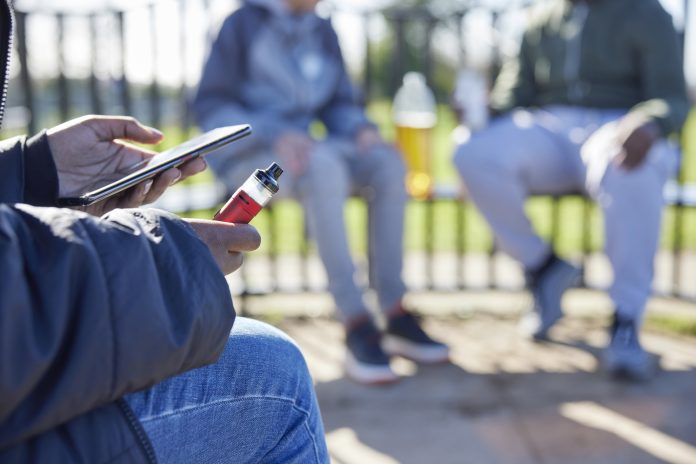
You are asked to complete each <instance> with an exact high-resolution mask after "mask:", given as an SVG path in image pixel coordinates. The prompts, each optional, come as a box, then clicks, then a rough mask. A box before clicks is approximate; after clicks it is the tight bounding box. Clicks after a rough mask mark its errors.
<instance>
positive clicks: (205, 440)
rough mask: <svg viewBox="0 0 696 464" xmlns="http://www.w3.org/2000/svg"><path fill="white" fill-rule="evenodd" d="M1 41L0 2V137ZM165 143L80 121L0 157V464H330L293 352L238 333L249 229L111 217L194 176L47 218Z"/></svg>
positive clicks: (264, 333) (255, 241)
mask: <svg viewBox="0 0 696 464" xmlns="http://www.w3.org/2000/svg"><path fill="white" fill-rule="evenodd" d="M12 24H13V21H12V11H11V9H10V5H9V4H8V3H7V1H6V0H0V88H1V89H3V90H2V95H0V121H1V120H2V113H3V111H4V101H5V98H4V97H5V95H4V93H5V90H4V89H5V84H6V82H7V76H8V64H9V62H10V60H9V50H10V49H11V47H10V45H11V38H12V35H11V28H12ZM161 137H162V135H161V134H160V133H159V132H157V131H156V130H154V129H151V128H148V127H145V126H142V125H141V124H139V123H138V122H137V121H135V120H133V119H132V118H124V117H97V116H90V117H84V118H80V119H77V120H74V121H70V122H68V123H65V124H63V125H60V126H58V127H55V128H52V129H49V130H48V131H43V132H42V133H40V134H39V135H37V136H35V137H32V138H29V139H27V138H25V137H16V138H13V139H9V140H5V141H2V142H0V373H1V374H0V462H2V463H3V464H14V463H22V464H24V463H41V464H43V463H90V464H91V463H107V462H108V463H124V464H125V463H129V464H130V463H154V462H166V463H171V462H181V463H192V462H208V463H215V462H235V463H243V462H249V463H257V462H284V463H292V462H295V463H314V462H316V463H324V462H328V457H327V452H326V445H325V442H324V437H323V427H322V423H321V417H320V414H319V409H318V405H317V402H316V396H315V393H314V388H313V386H312V380H311V378H310V376H309V373H308V371H307V366H306V365H305V362H304V359H303V357H302V354H301V353H300V351H299V349H298V348H297V346H296V345H295V344H294V343H293V342H292V341H291V340H290V339H289V338H288V337H287V336H285V335H284V334H282V333H280V331H278V330H276V329H274V328H272V327H269V326H267V325H265V324H262V323H260V322H255V321H250V320H246V319H244V318H238V319H237V320H236V322H235V312H234V307H233V305H232V299H231V296H230V291H229V287H228V285H227V282H226V280H225V278H224V274H229V273H231V272H232V271H234V270H235V269H237V268H238V267H239V266H240V265H241V260H242V257H241V252H243V251H248V250H253V249H255V248H256V247H258V245H259V241H260V238H259V236H258V233H257V232H256V230H255V229H254V228H253V227H251V226H248V225H236V224H225V223H216V222H213V221H203V220H200V221H195V220H182V219H179V218H177V217H176V216H174V215H172V214H168V213H166V212H164V211H157V210H153V209H115V208H123V207H136V206H140V205H141V204H143V203H146V202H150V201H153V200H155V199H156V198H157V197H158V196H159V195H161V194H162V192H163V191H164V190H165V189H166V188H167V187H168V186H169V185H170V184H171V183H172V182H174V181H176V180H177V179H179V178H183V177H186V176H188V175H192V174H194V173H196V172H198V171H200V170H202V169H204V168H205V164H204V163H203V162H201V161H194V162H192V163H189V164H188V165H185V166H183V167H182V168H181V169H180V170H179V169H172V170H169V171H167V172H165V173H163V174H161V175H160V177H158V178H157V179H155V180H154V181H153V182H150V183H144V184H141V185H139V186H137V187H135V188H134V189H132V190H131V191H128V192H126V193H125V194H124V195H122V196H120V197H118V198H115V199H114V200H112V201H109V202H107V203H102V204H97V205H95V206H94V207H90V208H89V213H94V214H99V215H101V216H100V217H98V216H93V215H89V214H87V213H86V212H80V211H74V210H68V209H59V208H55V207H51V206H54V205H55V204H56V200H57V198H58V196H59V195H64V194H66V193H68V192H71V191H73V190H78V191H79V190H81V189H82V188H84V187H85V186H86V185H90V184H92V183H93V182H94V181H95V180H98V179H99V178H100V176H108V175H109V174H113V173H114V172H118V171H119V170H120V169H122V168H127V167H128V166H130V165H132V164H134V163H137V162H138V161H141V160H142V159H143V158H146V157H149V156H151V154H150V153H149V152H147V151H145V150H143V149H140V148H136V147H135V146H133V145H129V144H126V143H125V142H124V140H132V141H137V142H141V143H154V142H157V141H159V140H160V139H161ZM104 213H106V214H104ZM233 322H235V323H234V329H232V333H231V334H230V329H231V328H232V324H233Z"/></svg>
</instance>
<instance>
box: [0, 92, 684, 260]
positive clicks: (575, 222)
mask: <svg viewBox="0 0 696 464" xmlns="http://www.w3.org/2000/svg"><path fill="white" fill-rule="evenodd" d="M368 114H369V115H370V117H371V118H372V119H373V120H374V121H375V122H376V123H377V124H378V125H379V127H380V130H381V132H382V134H383V136H384V137H385V138H386V139H387V140H391V141H393V140H394V134H395V131H394V126H393V124H392V123H391V108H390V104H389V102H387V101H378V102H375V103H372V104H370V106H369V107H368ZM455 125H456V121H455V118H454V115H453V114H452V112H451V111H450V110H449V109H448V108H447V107H446V106H444V105H441V106H440V107H439V108H438V124H437V126H436V127H435V129H434V136H433V143H434V147H433V164H432V165H433V176H434V178H435V181H436V182H437V183H444V184H456V183H457V182H458V177H457V174H456V172H455V170H454V168H453V167H452V164H451V156H452V153H453V150H454V146H453V143H452V139H451V133H452V130H453V129H454V127H455ZM313 131H314V133H315V134H317V135H321V134H322V133H323V132H324V131H323V128H322V127H321V126H320V125H318V126H316V127H314V128H313ZM163 132H164V133H165V135H166V137H165V140H164V142H162V143H161V144H160V145H158V146H157V147H155V149H156V150H158V151H161V150H164V149H167V148H169V147H172V146H174V145H177V144H178V143H181V142H182V141H184V140H186V139H188V138H190V137H192V136H193V135H195V134H196V131H195V130H193V131H188V132H185V131H182V130H181V129H180V128H178V127H175V126H171V127H165V128H163ZM683 134H684V140H683V143H682V146H683V151H684V156H683V159H684V167H683V176H684V179H685V181H687V182H692V183H693V182H696V111H694V112H692V113H691V115H690V118H689V120H688V121H687V123H686V125H685V128H684V131H683ZM7 135H8V134H5V136H7ZM213 156H214V155H213ZM212 180H213V177H212V174H211V173H210V171H206V172H205V173H202V174H199V175H197V176H194V177H193V178H190V179H187V180H186V181H184V182H185V183H187V184H197V183H207V182H211V181H212ZM458 208H463V212H462V213H461V214H459V213H458ZM551 208H552V202H551V200H550V199H549V198H543V197H541V198H533V199H531V200H530V201H529V202H528V204H527V211H528V213H529V215H530V218H531V220H532V223H533V225H534V227H535V229H536V230H537V231H538V232H539V233H540V234H541V235H542V236H543V237H545V238H550V237H551V235H552V230H553V227H552V223H551V214H550V211H551ZM273 211H274V216H273V219H274V222H273V224H271V216H270V215H269V214H268V211H262V213H261V214H260V215H259V217H257V218H256V219H255V220H254V224H255V225H257V226H258V227H259V229H260V230H261V231H262V234H263V235H264V237H267V239H266V240H265V242H264V245H263V247H262V251H264V252H267V251H270V249H271V246H274V248H275V251H278V252H281V253H283V252H293V251H300V250H301V248H302V247H303V246H305V245H304V244H303V240H302V238H303V236H304V224H303V220H302V213H301V209H300V208H299V206H298V205H297V204H296V203H294V202H291V201H281V202H278V203H277V204H276V205H274V207H273ZM214 212H215V209H211V210H206V211H196V212H193V213H189V214H187V215H188V216H191V217H202V218H209V217H211V216H212V214H214ZM601 216H602V215H601V212H600V211H599V209H598V208H597V207H596V206H595V205H591V206H590V209H589V215H588V218H589V226H588V230H589V231H590V236H589V243H588V244H583V230H584V228H585V225H584V220H585V217H586V216H585V202H584V201H583V200H582V199H580V198H577V197H567V198H563V199H562V200H561V201H560V207H559V221H558V234H557V236H556V243H555V244H556V248H557V250H558V252H559V253H560V254H562V255H572V254H577V253H578V252H580V251H581V250H583V249H584V248H585V245H589V249H590V250H599V249H601V248H602V245H603V233H602V227H603V225H602V217H601ZM345 218H346V222H347V224H348V235H349V239H350V244H351V247H352V249H353V250H354V251H355V252H356V253H360V254H364V253H365V250H366V248H367V247H366V223H367V213H366V209H365V205H364V204H363V203H362V202H360V201H357V200H354V199H352V200H350V201H349V202H348V203H347V205H346V209H345ZM428 218H430V220H431V221H432V223H433V224H436V226H434V227H432V229H431V230H430V231H427V230H426V227H425V224H426V223H427V220H428ZM674 221H675V210H674V208H667V209H666V211H665V215H664V221H663V233H662V239H661V246H662V247H665V248H673V247H674V245H675V243H674V242H675V238H676V237H675V233H674V227H673V226H674ZM681 221H682V234H681V237H682V243H681V246H680V248H682V249H687V250H696V209H687V210H684V212H683V215H682V217H681ZM405 228H406V234H405V237H404V242H405V246H406V248H407V249H409V250H417V249H424V248H426V249H427V248H428V247H430V248H431V249H432V250H433V251H454V250H459V249H464V250H475V251H484V250H489V249H490V248H491V246H492V238H491V235H490V231H489V229H488V227H487V225H486V223H485V221H484V220H483V219H482V217H481V215H480V214H479V213H478V212H477V211H476V209H475V208H474V207H472V206H471V205H470V204H467V205H464V206H460V204H459V203H458V202H454V201H449V200H448V201H445V200H443V201H435V202H434V206H433V208H432V210H428V208H426V207H425V205H424V204H423V203H422V202H417V201H412V202H410V203H409V204H408V207H407V210H406V227H405ZM459 230H461V231H462V232H463V233H461V234H460V233H459V232H458V231H459ZM274 239H275V240H274Z"/></svg>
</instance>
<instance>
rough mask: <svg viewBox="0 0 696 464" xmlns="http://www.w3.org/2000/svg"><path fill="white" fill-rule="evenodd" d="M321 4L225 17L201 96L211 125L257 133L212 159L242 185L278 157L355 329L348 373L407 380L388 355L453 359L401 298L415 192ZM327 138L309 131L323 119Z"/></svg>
mask: <svg viewBox="0 0 696 464" xmlns="http://www.w3.org/2000/svg"><path fill="white" fill-rule="evenodd" d="M316 4H317V0H246V1H245V2H244V5H243V6H242V7H241V8H240V9H239V10H237V11H236V12H235V13H233V14H232V15H231V16H230V17H229V18H227V20H226V21H225V22H224V24H223V26H222V28H221V30H220V33H219V36H218V38H217V40H216V41H215V42H214V44H213V46H212V50H211V52H210V56H209V58H208V62H207V64H206V66H205V69H204V71H203V76H202V78H201V83H200V88H199V89H198V94H197V96H196V99H195V103H194V111H195V114H196V118H197V120H198V123H199V124H200V126H201V128H202V129H203V130H209V129H212V128H214V127H218V126H223V125H229V124H237V123H250V124H251V125H252V126H253V128H254V135H253V136H252V137H249V138H248V140H246V141H243V142H241V143H239V144H235V146H234V147H233V149H231V150H230V151H228V152H227V154H226V156H224V155H223V156H216V157H214V158H211V159H210V160H209V162H210V165H211V167H212V169H213V171H214V172H215V173H216V175H217V176H218V178H219V179H220V180H222V181H223V182H224V183H225V184H226V185H227V187H228V188H229V189H230V190H232V189H234V188H236V187H238V186H239V185H241V183H242V182H243V181H244V180H245V178H246V177H247V176H248V175H249V173H250V172H251V171H252V170H253V169H255V168H258V167H259V166H263V165H266V164H268V163H269V162H270V161H277V162H278V163H279V164H281V166H283V168H284V169H286V172H288V174H289V175H288V179H287V180H286V182H285V184H284V190H285V191H286V192H291V193H292V194H293V195H294V196H295V197H297V198H298V199H299V201H300V202H301V203H302V205H303V207H304V211H305V215H306V218H307V220H308V224H309V228H310V232H311V233H312V235H313V237H314V238H315V239H316V242H317V247H318V249H319V254H320V256H321V259H322V261H323V263H324V266H325V268H326V272H327V275H328V279H329V290H330V292H331V294H332V296H333V297H334V300H335V302H336V305H337V306H338V309H339V311H340V314H341V316H342V321H343V322H344V325H345V328H346V343H347V347H348V353H347V356H346V373H347V375H348V376H349V377H350V378H352V379H353V380H356V381H358V382H361V383H366V384H372V383H386V382H393V381H396V380H397V379H398V377H397V375H396V374H395V373H394V372H393V371H392V370H391V368H390V366H389V356H390V355H401V356H405V357H408V358H410V359H413V360H415V361H418V362H442V361H445V360H447V359H448V355H449V353H448V348H447V346H445V345H443V344H441V343H438V342H436V341H434V340H432V339H431V338H430V337H429V336H428V335H427V334H425V332H424V331H423V330H422V329H421V327H420V326H419V324H418V322H417V320H416V319H415V318H414V317H413V316H412V315H411V314H410V313H409V312H407V311H405V310H404V308H403V306H402V298H403V295H404V293H405V286H404V283H403V281H402V278H401V269H402V259H403V257H402V254H403V222H404V205H405V201H406V193H405V190H404V185H403V177H404V168H403V165H402V162H401V157H400V155H399V153H398V152H397V151H396V150H395V149H394V148H393V147H392V146H390V145H388V144H386V143H385V142H384V141H383V140H382V138H381V137H380V135H379V133H378V131H377V129H376V127H375V125H374V124H373V123H371V122H370V121H369V120H368V119H367V117H366V116H365V113H364V111H363V109H362V108H361V107H360V106H359V105H358V104H357V103H356V101H355V96H354V92H353V88H352V86H351V83H350V81H349V78H348V75H347V73H346V70H345V66H344V63H343V57H342V54H341V50H340V48H339V44H338V39H337V37H336V33H335V31H334V30H333V28H332V26H331V24H330V22H329V21H327V20H324V19H321V18H319V17H318V16H317V15H316V14H315V12H314V8H315V6H316ZM317 119H318V120H320V121H321V122H323V123H324V125H325V126H326V129H327V132H328V135H327V137H326V138H325V139H324V140H316V139H315V138H313V137H312V136H311V135H310V134H309V133H308V131H309V126H310V124H311V123H312V122H313V121H314V120H317ZM351 193H360V194H363V195H364V196H365V198H366V199H367V202H368V206H369V229H370V230H369V239H370V241H371V250H373V251H372V253H371V256H370V267H371V268H372V269H373V271H374V272H372V273H371V274H372V276H373V278H374V281H373V282H372V284H373V286H374V287H375V288H376V291H377V294H378V297H379V304H380V308H381V310H382V312H383V314H384V316H385V319H386V324H385V326H386V330H385V333H384V334H382V333H380V331H379V329H378V328H377V326H376V325H375V323H374V321H373V318H372V317H371V315H370V313H369V311H368V309H367V306H366V305H365V302H364V300H363V291H362V290H361V289H360V288H359V287H358V286H357V285H356V283H355V280H354V273H355V267H354V264H353V261H352V258H351V254H350V250H349V246H348V239H347V236H346V230H345V223H344V218H343V204H344V202H345V200H346V198H347V197H348V196H349V195H350V194H351Z"/></svg>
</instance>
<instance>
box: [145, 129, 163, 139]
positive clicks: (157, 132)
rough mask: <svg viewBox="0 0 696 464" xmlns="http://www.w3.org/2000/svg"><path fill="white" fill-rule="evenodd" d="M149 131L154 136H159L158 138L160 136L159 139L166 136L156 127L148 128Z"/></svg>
mask: <svg viewBox="0 0 696 464" xmlns="http://www.w3.org/2000/svg"><path fill="white" fill-rule="evenodd" d="M148 129H150V132H152V133H153V134H155V135H157V136H159V137H163V136H164V134H163V133H162V132H161V131H159V130H157V129H155V128H154V127H148Z"/></svg>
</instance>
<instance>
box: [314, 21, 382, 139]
mask: <svg viewBox="0 0 696 464" xmlns="http://www.w3.org/2000/svg"><path fill="white" fill-rule="evenodd" d="M324 43H325V46H326V47H327V49H328V51H329V54H330V55H331V56H332V58H333V60H334V62H333V65H334V66H337V67H338V70H339V80H338V84H337V86H336V91H335V93H334V95H333V97H332V98H331V99H330V100H329V101H328V102H327V103H326V105H324V107H323V108H321V109H320V110H319V119H320V120H321V121H322V122H323V123H324V125H325V126H326V129H327V130H328V132H329V134H331V135H335V136H338V137H348V138H353V137H355V135H357V133H358V131H359V130H360V129H361V128H363V127H375V125H374V124H373V123H372V122H370V120H369V119H368V118H367V116H366V115H365V111H364V109H363V108H362V106H361V105H360V104H359V103H358V101H357V98H356V95H355V90H354V88H353V84H352V83H351V81H350V77H349V76H348V72H347V71H346V66H345V63H344V61H343V54H342V53H341V47H340V45H339V43H338V36H337V35H336V31H334V29H333V27H332V26H331V24H330V23H329V22H328V20H327V21H326V23H325V24H324Z"/></svg>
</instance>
